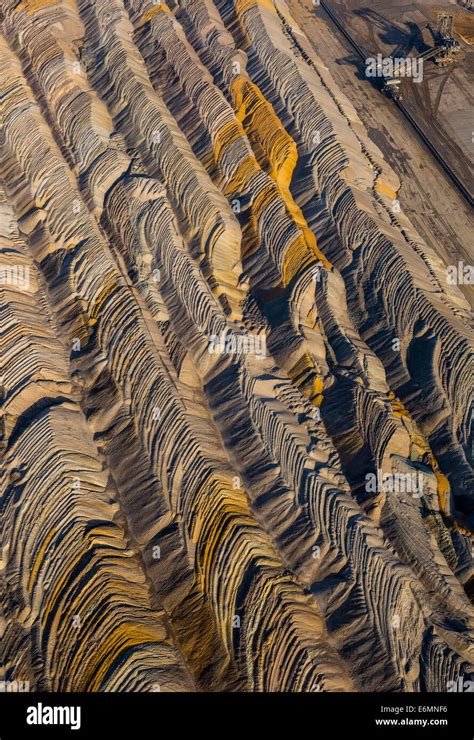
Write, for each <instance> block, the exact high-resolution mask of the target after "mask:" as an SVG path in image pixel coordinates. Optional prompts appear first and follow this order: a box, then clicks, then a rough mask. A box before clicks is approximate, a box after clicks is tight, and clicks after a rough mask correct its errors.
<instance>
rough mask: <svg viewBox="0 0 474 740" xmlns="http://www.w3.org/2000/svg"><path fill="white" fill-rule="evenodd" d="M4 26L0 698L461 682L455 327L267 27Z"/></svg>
mask: <svg viewBox="0 0 474 740" xmlns="http://www.w3.org/2000/svg"><path fill="white" fill-rule="evenodd" d="M2 10H3V18H2V38H1V40H0V80H1V82H0V86H1V87H0V91H1V99H2V102H1V109H0V117H1V126H2V140H1V142H0V143H1V149H0V172H1V181H2V186H1V190H0V195H1V199H0V207H1V213H2V217H3V218H2V223H1V230H0V260H1V263H2V269H4V270H7V274H9V275H14V274H17V273H18V274H22V275H25V274H27V275H28V276H29V285H28V288H26V287H25V285H22V284H20V283H18V281H17V284H15V282H14V281H13V280H11V279H10V280H7V281H6V284H1V285H0V294H1V314H0V315H1V329H2V333H1V336H2V340H1V341H2V345H1V361H0V363H1V364H0V376H1V387H0V403H1V406H0V409H1V417H0V421H1V425H2V426H1V435H2V436H1V445H2V447H1V451H2V462H3V465H2V478H1V484H2V488H1V492H2V499H1V501H2V510H1V511H2V513H1V525H2V530H1V531H2V572H1V578H2V580H1V583H2V622H1V624H2V627H1V629H2V631H3V637H2V653H1V656H2V658H1V659H2V667H3V671H4V673H5V676H6V677H7V678H13V679H15V680H30V681H31V682H32V685H33V686H34V688H38V689H46V690H57V689H66V690H144V691H146V690H158V688H159V689H160V690H194V689H207V690H250V691H273V690H284V691H314V690H326V691H338V690H353V689H356V690H398V691H400V690H401V691H420V690H421V691H424V690H429V691H433V690H440V691H444V690H446V685H447V681H449V680H457V678H458V677H460V676H463V677H466V676H468V674H469V671H470V670H471V666H472V662H473V655H472V626H473V615H472V609H471V607H470V605H469V601H468V599H467V596H466V592H465V591H466V590H467V591H468V592H469V591H470V590H471V588H472V586H471V584H472V562H471V559H470V536H469V526H471V527H472V510H473V506H472V482H473V473H472V462H473V460H472V396H473V385H472V357H473V353H472V335H470V333H469V316H468V312H467V305H466V303H465V301H464V299H463V297H462V296H461V294H460V292H459V291H458V290H457V289H456V288H454V287H453V286H450V285H448V284H447V283H446V279H445V273H444V266H443V265H442V264H441V263H440V261H439V259H438V258H437V257H436V256H435V255H434V254H433V253H432V252H431V251H430V250H429V248H428V247H427V246H426V245H425V244H424V243H423V242H422V241H421V240H420V239H419V237H418V236H417V234H416V233H415V232H414V229H413V228H412V227H411V225H410V223H409V222H408V221H407V219H406V218H405V217H404V215H403V214H401V213H397V212H395V211H394V207H393V200H394V199H395V198H396V190H397V187H398V182H397V178H396V176H395V174H394V173H393V172H392V171H391V170H390V168H389V167H388V166H387V165H386V164H385V163H384V161H383V159H382V156H381V153H380V152H379V151H378V150H377V149H376V148H375V147H374V145H373V144H372V143H371V142H370V141H369V140H368V138H367V135H366V133H365V132H364V130H363V127H362V125H361V124H360V122H359V120H358V118H357V115H356V113H355V111H354V110H353V108H352V107H351V106H350V105H349V103H348V102H347V100H345V99H344V97H343V96H342V95H341V94H340V93H339V92H338V91H337V89H335V86H334V84H333V83H332V81H331V78H330V76H329V73H328V71H327V70H326V69H325V68H324V66H323V65H322V63H321V62H320V61H319V60H315V59H313V58H310V56H309V54H308V47H307V42H306V41H305V37H304V36H303V34H302V33H301V31H300V30H299V29H298V28H297V27H296V26H295V23H294V21H293V20H292V19H291V17H290V16H289V13H288V10H287V8H286V6H285V4H284V3H283V2H281V1H280V0H276V2H275V5H274V4H273V2H271V0H265V2H263V3H257V2H255V1H254V0H245V2H242V1H241V0H237V2H236V3H235V4H234V3H232V2H230V1H228V0H219V2H218V3H217V6H216V5H214V4H213V3H212V2H210V0H182V2H181V3H179V5H178V6H177V7H176V8H169V7H167V6H166V5H165V4H164V3H158V4H157V3H154V2H151V0H150V1H148V0H124V2H122V0H95V1H94V2H90V1H89V0H77V2H68V3H66V2H46V1H45V2H43V1H41V2H40V0H26V2H22V3H18V2H17V1H16V0H5V2H4V3H3V5H2ZM10 268H11V269H10ZM19 268H21V270H20V272H18V270H19ZM23 268H27V270H26V272H25V270H24V269H23ZM8 270H10V272H9V273H8ZM15 270H16V271H17V273H15ZM225 337H227V338H228V340H230V339H231V338H232V341H233V342H234V345H233V347H234V348H233V349H231V350H230V351H227V352H226V351H224V352H222V351H221V350H222V345H221V344H219V342H221V338H224V339H225ZM216 338H217V344H216ZM398 340H399V342H398ZM222 341H224V340H222ZM397 342H398V343H397ZM249 347H250V351H248V348H249ZM224 348H225V347H224ZM246 348H247V349H246ZM258 348H260V349H262V348H263V349H265V350H266V352H262V353H261V354H262V356H260V354H259V350H258ZM400 474H401V475H403V476H407V475H408V476H415V477H416V476H421V477H422V479H423V481H424V483H423V489H422V491H421V492H418V491H417V490H416V491H411V492H398V493H397V492H386V491H383V490H382V491H381V490H377V489H376V490H373V489H372V488H370V487H368V486H367V480H368V478H370V476H372V477H374V478H376V479H377V477H378V476H380V475H389V476H392V477H393V476H395V477H396V476H397V475H400ZM413 494H415V495H413Z"/></svg>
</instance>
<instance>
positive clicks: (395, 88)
mask: <svg viewBox="0 0 474 740" xmlns="http://www.w3.org/2000/svg"><path fill="white" fill-rule="evenodd" d="M428 28H429V29H430V31H431V33H432V34H433V39H434V46H433V47H431V48H430V49H427V50H426V51H424V52H422V53H421V54H419V55H418V56H416V57H413V61H414V62H415V61H418V60H423V62H426V61H428V59H432V60H433V61H434V63H435V64H437V65H438V66H439V67H446V66H448V65H449V64H453V63H454V62H456V61H459V60H460V59H461V58H462V56H463V50H462V47H461V44H460V43H459V41H458V40H457V39H455V38H454V17H453V16H452V15H449V13H438V16H437V23H436V26H433V25H432V24H429V25H428ZM403 76H405V75H404V74H403V70H401V71H400V72H398V73H396V74H395V75H394V76H393V77H386V78H384V81H383V86H382V92H383V93H385V95H388V97H390V98H394V99H395V100H401V99H402V93H401V77H403Z"/></svg>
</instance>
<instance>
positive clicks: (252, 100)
mask: <svg viewBox="0 0 474 740" xmlns="http://www.w3.org/2000/svg"><path fill="white" fill-rule="evenodd" d="M231 90H232V96H233V101H234V109H235V111H236V116H237V119H238V120H239V121H241V122H242V124H243V127H244V129H245V133H246V134H247V136H248V138H249V141H250V143H251V145H252V148H253V150H254V152H255V154H256V158H257V161H258V163H259V165H260V166H261V167H262V169H265V167H267V168H268V170H269V175H270V177H271V178H272V179H273V181H274V182H275V183H276V184H277V186H278V191H279V194H280V196H281V198H282V199H283V201H284V203H285V207H286V209H287V211H288V215H289V216H290V217H291V218H292V219H293V221H294V223H295V224H296V226H297V227H298V229H299V230H300V231H301V232H302V235H301V237H297V238H296V239H295V240H294V242H293V244H292V245H291V246H290V248H289V249H288V252H287V254H286V257H285V262H284V266H283V284H284V285H285V286H286V285H288V283H289V282H290V281H291V280H292V279H293V278H294V277H295V275H296V274H298V272H299V271H300V270H301V269H303V268H305V267H306V266H307V265H308V264H311V263H312V262H315V261H316V260H320V261H321V262H322V263H323V265H324V266H325V267H326V268H327V269H331V267H332V265H331V263H330V262H329V261H328V260H327V259H326V257H325V256H324V255H323V253H322V252H321V251H320V250H319V249H318V246H317V243H316V237H315V236H314V234H313V232H312V231H311V229H310V228H309V226H308V224H307V222H306V219H305V218H304V216H303V213H302V212H301V209H300V208H299V206H298V205H297V204H296V202H295V200H294V198H293V196H292V194H291V191H290V182H291V178H292V176H293V172H294V169H295V166H296V163H297V161H298V152H297V148H296V143H295V141H294V139H292V137H291V136H290V135H289V134H288V132H287V131H286V129H285V128H284V126H283V125H282V124H281V122H280V119H279V118H278V116H277V115H276V113H275V111H274V110H273V107H272V105H271V104H270V103H269V102H268V101H267V100H266V98H265V97H264V96H263V94H262V92H261V91H260V89H259V88H258V87H257V85H255V84H254V83H253V82H251V81H250V80H249V79H248V78H247V77H245V76H244V75H238V76H237V77H236V78H235V79H234V80H233V82H232V87H231ZM267 202H268V201H267Z"/></svg>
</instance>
